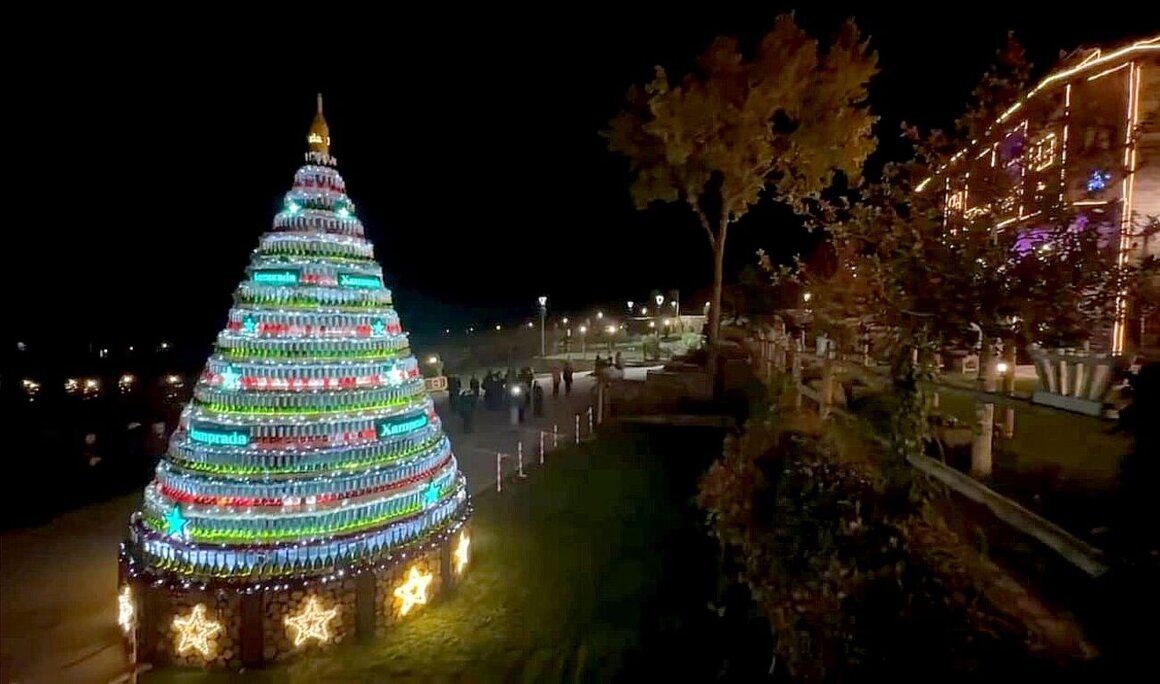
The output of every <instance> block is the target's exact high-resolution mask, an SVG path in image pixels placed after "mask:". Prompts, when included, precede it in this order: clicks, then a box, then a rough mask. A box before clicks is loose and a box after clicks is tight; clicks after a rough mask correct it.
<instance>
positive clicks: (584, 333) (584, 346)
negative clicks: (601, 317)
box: [580, 325, 588, 355]
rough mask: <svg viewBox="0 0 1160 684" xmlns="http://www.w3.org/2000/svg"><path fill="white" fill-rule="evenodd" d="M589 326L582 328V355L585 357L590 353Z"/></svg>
mask: <svg viewBox="0 0 1160 684" xmlns="http://www.w3.org/2000/svg"><path fill="white" fill-rule="evenodd" d="M587 333H588V326H586V325H582V326H580V354H581V355H583V354H585V353H587V352H588V344H587V343H588V336H587Z"/></svg>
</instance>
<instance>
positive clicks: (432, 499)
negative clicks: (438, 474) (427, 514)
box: [423, 480, 439, 508]
mask: <svg viewBox="0 0 1160 684" xmlns="http://www.w3.org/2000/svg"><path fill="white" fill-rule="evenodd" d="M438 501H439V483H437V482H435V481H434V480H432V482H431V484H429V485H427V491H425V492H423V506H424V507H425V508H430V507H432V506H434V505H435V504H436V503H438Z"/></svg>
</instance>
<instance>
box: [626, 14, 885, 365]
mask: <svg viewBox="0 0 1160 684" xmlns="http://www.w3.org/2000/svg"><path fill="white" fill-rule="evenodd" d="M876 72H877V55H876V54H875V53H874V52H872V51H870V50H869V49H868V47H867V44H866V42H865V41H863V40H862V38H861V36H860V35H859V32H858V29H857V27H856V26H855V25H854V23H853V22H852V21H850V22H846V23H845V24H843V26H842V27H841V29H840V30H839V31H838V34H837V36H836V37H835V38H834V40H833V41H832V42H831V43H830V45H829V46H828V47H827V48H826V49H824V50H823V49H821V48H820V46H819V44H818V41H817V40H815V39H814V38H811V37H810V36H809V35H808V34H806V32H805V31H803V30H802V29H801V28H799V27H798V25H797V23H796V22H795V21H794V18H793V16H792V15H783V16H780V17H778V19H777V20H776V22H775V24H774V28H773V30H772V31H770V32H769V33H768V34H767V35H766V36H765V37H764V38H763V39H762V41H761V44H760V46H759V48H758V50H757V54H756V55H755V56H754V57H753V58H752V59H747V58H746V56H745V55H744V54H742V52H741V49H740V47H739V45H738V43H737V41H736V40H735V39H733V38H723V37H722V38H717V39H716V40H715V41H714V42H713V43H712V45H710V46H709V48H708V49H707V50H706V51H705V53H704V54H703V55H701V57H700V59H699V61H698V70H697V71H696V72H694V73H691V74H688V75H686V76H685V77H684V78H683V79H681V80H680V81H679V82H677V83H675V84H674V83H671V82H670V80H669V77H668V74H666V72H665V70H664V69H663V68H661V67H659V66H658V67H657V68H656V74H655V76H654V78H653V80H652V81H650V82H649V83H648V84H646V85H645V86H643V87H637V86H633V87H632V88H631V89H630V90H629V91H628V95H627V97H626V104H625V108H624V110H623V111H621V112H620V113H619V114H617V115H616V116H615V117H614V118H613V119H612V120H611V122H610V123H609V127H608V129H607V131H605V135H606V136H607V138H608V145H609V149H610V150H612V151H613V152H617V153H619V154H622V155H624V156H625V157H627V158H628V160H629V164H630V167H631V169H632V171H633V173H634V176H635V177H634V180H633V183H632V187H631V194H632V198H633V200H634V202H635V204H636V206H637V207H638V208H640V209H644V208H646V207H647V206H648V205H649V204H650V203H652V202H654V201H662V202H682V203H684V204H686V205H687V206H688V207H689V208H690V209H691V210H692V211H693V213H694V214H696V216H697V218H698V219H699V221H700V224H701V227H702V228H703V229H704V231H705V235H706V237H707V238H708V240H709V246H710V247H711V248H712V250H713V295H712V299H711V303H710V307H709V342H710V348H711V349H712V348H714V347H715V346H716V342H717V340H718V336H719V332H720V323H721V290H722V283H723V281H724V255H725V243H726V238H727V235H728V230H729V226H731V225H732V224H733V223H735V222H736V221H738V220H739V219H740V218H741V217H743V216H744V215H745V213H746V212H747V211H748V209H749V208H750V207H751V206H753V205H754V204H756V203H757V202H758V201H759V199H760V198H761V196H762V193H763V192H766V193H767V194H768V195H769V196H771V197H773V198H775V199H777V200H779V201H783V202H787V203H789V204H790V205H792V206H794V207H795V208H797V209H804V208H806V207H807V206H808V205H809V204H810V203H811V200H816V199H817V198H818V196H819V194H820V193H821V192H822V191H823V190H825V189H826V188H827V187H829V186H830V185H831V184H832V182H833V180H834V178H835V176H836V174H839V173H841V174H844V175H845V176H846V177H848V178H850V179H857V178H858V177H859V174H860V171H861V168H862V164H863V162H864V161H865V159H866V157H867V156H868V155H869V154H870V153H871V152H872V151H873V150H874V148H875V146H876V141H875V139H874V137H873V134H872V132H871V126H872V125H873V124H874V121H875V117H873V116H872V115H871V114H870V112H869V108H868V105H867V90H866V88H867V84H868V82H869V81H870V78H871V77H872V76H873V75H874V74H875V73H876Z"/></svg>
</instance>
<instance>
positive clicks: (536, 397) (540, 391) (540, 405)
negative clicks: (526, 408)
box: [532, 380, 544, 418]
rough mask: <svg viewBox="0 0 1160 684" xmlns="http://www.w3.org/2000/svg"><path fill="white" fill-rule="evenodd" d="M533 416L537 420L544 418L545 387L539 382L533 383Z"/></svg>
mask: <svg viewBox="0 0 1160 684" xmlns="http://www.w3.org/2000/svg"><path fill="white" fill-rule="evenodd" d="M532 415H533V416H535V417H536V418H543V417H544V386H543V385H541V384H540V382H539V380H533V381H532Z"/></svg>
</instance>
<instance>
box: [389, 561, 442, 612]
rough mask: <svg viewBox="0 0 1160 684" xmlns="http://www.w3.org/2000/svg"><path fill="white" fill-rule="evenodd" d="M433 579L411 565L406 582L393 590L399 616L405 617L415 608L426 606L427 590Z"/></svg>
mask: <svg viewBox="0 0 1160 684" xmlns="http://www.w3.org/2000/svg"><path fill="white" fill-rule="evenodd" d="M433 579H435V577H434V576H433V575H432V574H431V573H429V572H420V571H419V567H418V566H415V565H412V566H411V570H410V572H408V573H407V581H405V582H403V583H402V584H400V585H399V586H398V587H396V588H395V598H397V599H399V601H400V604H399V615H406V614H407V613H409V612H411V608H413V607H415V606H422V605H426V603H427V588H428V587H430V586H431V581H432V580H433Z"/></svg>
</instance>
